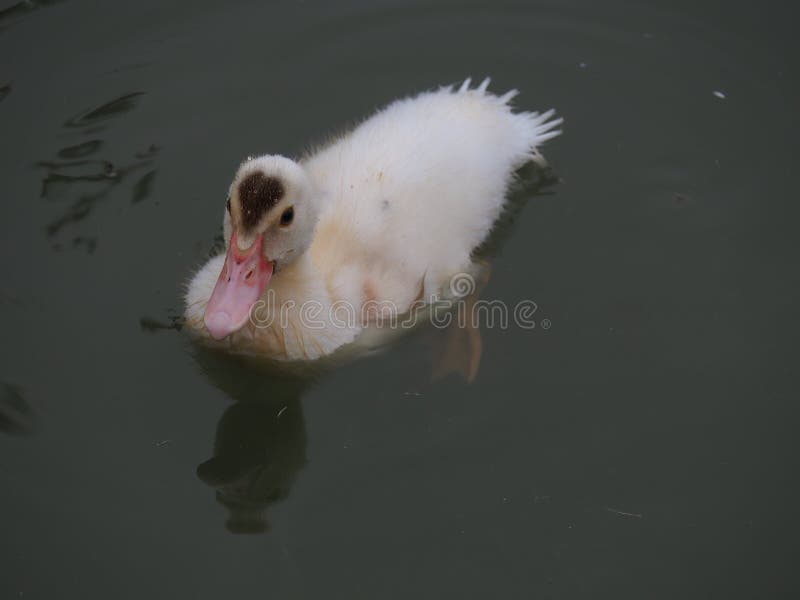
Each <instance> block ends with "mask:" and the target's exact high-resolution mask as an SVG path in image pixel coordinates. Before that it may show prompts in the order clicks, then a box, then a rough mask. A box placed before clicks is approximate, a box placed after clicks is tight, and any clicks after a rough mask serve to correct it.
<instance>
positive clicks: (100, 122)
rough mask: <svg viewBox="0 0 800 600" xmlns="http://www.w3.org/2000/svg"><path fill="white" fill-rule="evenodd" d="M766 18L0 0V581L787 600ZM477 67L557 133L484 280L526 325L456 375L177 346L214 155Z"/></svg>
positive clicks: (487, 335)
mask: <svg viewBox="0 0 800 600" xmlns="http://www.w3.org/2000/svg"><path fill="white" fill-rule="evenodd" d="M794 22H795V21H794V20H793V12H792V5H790V4H789V3H784V4H777V3H769V2H768V3H762V4H761V5H759V7H758V10H757V11H756V10H754V9H753V8H752V7H748V8H747V9H744V8H737V7H734V6H731V5H730V3H719V4H718V3H714V2H692V3H689V2H674V1H670V2H668V1H666V0H664V1H659V2H650V3H648V4H647V5H644V4H642V3H629V2H622V1H620V0H614V1H609V2H604V3H595V2H589V1H588V0H585V1H564V2H554V1H539V2H493V3H490V2H468V3H465V4H463V5H462V6H460V7H457V6H456V5H455V4H449V3H436V4H433V3H428V2H415V3H380V4H376V3H372V2H360V3H347V4H345V3H338V5H337V6H335V7H334V6H333V3H322V2H311V1H307V2H296V3H290V2H279V3H276V4H274V5H272V6H267V5H264V4H262V3H250V4H247V3H237V4H236V5H233V3H227V2H216V3H214V2H194V3H192V4H191V5H186V4H183V5H180V6H179V5H177V4H176V5H175V6H164V3H161V2H139V3H135V4H134V3H119V4H116V5H114V6H112V5H111V4H109V3H103V2H90V1H86V2H43V1H41V0H39V1H31V2H22V3H19V4H13V0H10V1H6V2H2V3H0V56H2V61H1V62H0V132H2V140H3V141H2V143H0V181H1V182H2V184H1V187H0V189H2V200H3V201H2V203H0V216H1V217H2V220H0V223H2V236H0V257H2V258H0V261H2V274H3V277H2V280H0V327H2V332H3V336H2V343H0V353H1V354H0V356H1V357H2V358H1V360H0V382H2V385H0V394H2V396H0V406H2V408H1V409H0V431H2V433H0V457H2V458H0V485H2V490H3V493H2V495H0V519H2V527H1V529H2V543H0V564H2V565H3V573H2V577H0V597H2V598H18V597H19V598H23V597H24V598H26V599H27V598H54V597H58V598H219V597H237V598H250V597H274V598H319V597H323V598H328V597H330V598H442V597H447V598H487V597H502V598H536V597H558V598H564V597H586V596H592V597H608V598H621V597H630V598H640V597H650V598H653V597H663V598H675V597H692V598H694V597H708V596H714V597H728V598H733V597H742V598H745V597H779V596H787V597H788V596H791V595H793V593H796V592H797V582H796V578H794V576H793V575H792V574H791V570H792V567H793V562H794V561H793V551H794V545H795V544H794V539H795V533H796V527H797V521H798V519H797V515H796V506H797V500H798V485H797V480H796V472H797V467H798V443H797V441H796V434H795V431H796V428H797V424H798V412H799V411H798V408H797V405H796V396H797V384H798V375H797V371H796V361H797V349H796V348H797V347H796V339H797V333H798V331H797V329H798V327H797V318H796V315H795V310H794V309H795V306H796V303H797V300H798V289H799V285H798V284H799V283H800V282H799V281H798V271H797V269H796V265H797V242H796V235H795V229H796V227H797V222H798V216H800V215H799V214H798V213H799V212H800V209H798V204H797V202H796V178H795V176H794V173H795V171H796V166H795V161H796V152H797V142H796V139H797V133H798V132H797V125H798V122H797V121H798V118H797V94H798V83H797V77H796V73H797V67H798V63H797V56H800V54H798V52H797V50H798V48H797V42H796V35H795V33H796V32H795V25H794ZM485 74H490V75H492V77H493V84H492V88H493V89H494V90H497V91H504V90H506V89H508V88H511V87H517V88H519V89H520V90H521V95H520V97H519V98H518V99H517V105H518V106H520V107H523V108H526V109H545V108H548V107H551V106H552V107H556V108H557V109H558V111H559V113H560V114H561V115H563V116H564V117H565V119H566V129H565V135H564V136H563V137H562V138H559V139H557V140H555V141H553V142H551V143H550V144H549V145H548V146H547V148H546V154H547V156H548V157H549V158H550V160H551V162H552V164H553V166H554V168H555V170H556V172H557V173H558V175H559V176H560V177H561V179H562V182H561V183H560V184H559V185H557V186H555V187H554V188H552V189H551V190H550V191H551V192H552V193H549V194H543V195H538V196H532V197H531V198H530V199H529V201H528V202H527V205H526V206H525V207H524V209H523V210H522V211H521V212H520V213H519V215H518V216H517V219H516V221H515V222H514V225H513V233H512V235H511V236H510V238H509V239H507V240H506V242H505V244H504V245H503V247H502V251H501V253H500V255H499V256H498V257H496V259H495V260H494V263H493V271H492V277H491V280H490V281H489V284H488V287H487V289H486V293H485V295H486V297H489V298H493V299H499V300H503V301H505V302H508V303H512V304H513V303H515V302H517V301H519V300H521V299H532V300H534V301H535V302H536V303H537V305H538V307H539V309H538V311H537V319H538V320H539V323H540V324H541V320H543V319H549V321H550V323H551V327H550V328H549V329H544V328H543V327H541V326H538V327H537V328H535V329H534V330H527V331H526V330H520V329H519V328H509V329H508V330H500V329H497V328H496V329H492V330H488V331H484V333H483V347H484V355H483V360H482V364H481V368H480V371H479V374H478V376H477V378H476V380H475V382H474V383H473V384H471V385H467V384H465V383H464V382H463V381H462V380H460V379H459V378H457V377H448V378H446V379H444V380H440V381H437V382H431V380H430V374H431V364H430V361H429V359H428V358H429V357H428V350H429V347H428V345H427V341H426V338H425V335H424V334H420V335H415V336H412V337H411V338H409V339H408V340H404V341H403V342H402V343H401V344H399V345H398V346H397V347H395V348H394V349H393V350H391V351H390V352H388V353H386V354H383V355H379V356H376V357H373V358H369V359H365V360H362V361H357V362H355V363H352V364H350V365H347V366H344V367H341V368H339V369H337V370H336V371H334V372H331V373H327V374H325V373H321V374H319V376H318V377H315V378H314V379H313V380H308V379H302V380H297V379H291V378H287V377H283V376H280V375H278V374H275V373H266V374H264V373H257V372H254V371H253V370H252V369H250V368H247V367H246V366H243V365H240V364H238V363H235V362H234V363H231V362H230V361H225V360H222V359H220V358H219V357H215V356H210V355H208V354H206V353H203V352H198V351H197V350H196V349H194V348H193V347H192V346H191V344H190V343H189V342H188V340H187V339H186V337H185V335H184V334H183V333H182V332H179V331H177V328H178V327H179V320H178V319H177V318H176V317H177V316H178V315H179V314H180V312H181V304H180V299H179V298H180V293H181V289H182V286H183V285H184V283H185V282H186V280H187V278H188V276H189V274H190V273H191V270H192V269H193V268H194V267H195V266H196V265H198V264H200V263H201V262H202V261H203V260H204V258H205V257H206V256H207V252H208V250H209V248H210V247H211V246H212V245H213V243H214V239H215V236H216V235H218V231H219V221H220V219H221V215H222V207H223V202H224V193H225V190H226V187H227V185H228V183H229V180H230V177H231V176H232V174H233V172H234V170H235V168H236V166H237V165H238V163H239V161H240V160H241V159H242V158H243V157H245V156H246V155H248V154H255V153H261V152H283V153H289V154H291V153H299V152H301V151H302V150H303V149H305V148H306V147H307V144H309V143H312V142H314V141H315V140H320V139H324V138H325V137H326V136H327V135H329V134H330V133H331V132H334V131H337V130H339V129H340V128H341V127H342V126H344V125H346V124H347V123H350V122H353V121H354V120H356V119H359V118H360V117H362V116H364V115H365V114H368V113H369V112H370V111H371V110H373V109H374V108H375V107H377V106H380V105H382V104H384V103H386V102H388V101H390V100H391V99H393V98H395V97H397V96H400V95H405V94H408V93H412V92H415V91H419V90H423V89H426V88H430V87H434V86H437V85H439V84H442V83H448V82H455V81H458V80H460V79H463V78H464V77H466V76H467V75H472V76H474V77H476V78H481V77H482V76H483V75H485ZM717 92H719V94H718V93H717ZM720 95H722V96H724V98H722V97H720ZM217 498H219V500H218V499H217ZM232 532H238V533H232ZM242 532H250V533H249V534H245V533H242Z"/></svg>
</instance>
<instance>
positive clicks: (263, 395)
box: [195, 348, 310, 533]
mask: <svg viewBox="0 0 800 600" xmlns="http://www.w3.org/2000/svg"><path fill="white" fill-rule="evenodd" d="M195 357H196V359H197V361H198V363H199V364H200V365H201V366H202V368H203V371H204V373H205V374H206V376H207V377H208V378H209V379H210V380H211V382H212V383H213V384H214V385H215V386H216V387H218V388H220V389H221V390H222V391H224V392H225V393H226V394H228V395H229V396H230V397H231V398H233V399H234V400H235V401H236V404H234V405H233V406H231V407H230V408H228V409H227V410H226V411H225V413H224V414H223V415H222V417H221V418H220V420H219V423H218V425H217V433H216V439H215V441H214V456H213V457H212V458H210V459H208V460H207V461H205V462H203V463H202V464H201V465H199V466H198V467H197V476H198V477H199V478H200V479H201V480H202V481H203V482H204V483H206V484H208V485H209V486H211V487H212V488H214V489H215V490H216V497H217V500H218V501H219V503H220V504H222V505H223V506H225V508H226V509H227V510H228V512H229V516H228V520H227V523H226V526H227V528H228V530H229V531H231V532H233V533H262V532H264V531H267V530H268V529H269V521H268V520H267V509H268V508H269V507H270V506H271V505H272V504H274V503H276V502H279V501H281V500H283V499H285V498H286V497H287V496H288V495H289V492H290V491H291V489H292V485H293V484H294V480H295V478H296V477H297V474H298V472H299V471H300V470H301V469H302V468H303V467H304V466H305V464H306V426H305V417H304V416H303V408H302V404H301V402H300V398H301V395H302V392H303V390H304V389H305V387H306V386H307V385H308V384H309V383H310V382H309V380H308V379H302V378H290V377H286V376H285V375H277V374H275V373H270V372H269V371H267V370H266V368H265V367H264V366H263V365H254V364H252V363H250V362H248V361H247V360H246V359H242V358H237V357H231V356H228V355H223V354H220V353H215V352H212V351H209V350H205V349H200V348H198V349H197V352H196V354H195Z"/></svg>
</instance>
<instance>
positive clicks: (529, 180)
mask: <svg viewBox="0 0 800 600" xmlns="http://www.w3.org/2000/svg"><path fill="white" fill-rule="evenodd" d="M556 181H557V178H556V177H555V176H554V174H553V173H552V171H551V170H550V169H541V168H537V167H534V168H529V169H526V170H523V171H522V172H520V174H519V178H518V181H517V185H516V187H515V189H514V190H513V191H512V193H511V195H510V197H509V202H508V205H507V210H506V211H505V213H504V214H503V216H502V218H501V219H500V221H499V222H498V224H497V226H496V227H495V228H494V230H493V232H492V234H491V235H490V237H489V239H488V240H487V241H486V242H485V243H484V244H483V245H482V246H481V247H480V248H479V249H478V250H476V252H475V258H476V260H477V261H478V262H479V263H480V264H482V265H483V267H484V268H483V269H482V270H481V271H480V275H479V277H478V278H477V281H476V289H475V293H474V294H473V295H471V296H469V297H466V298H465V300H466V305H465V306H466V307H467V308H466V310H469V306H471V304H470V303H474V301H475V300H477V298H478V295H479V294H480V292H481V290H482V289H483V287H484V286H485V284H486V282H487V281H488V276H489V271H490V268H489V260H490V259H491V257H492V256H493V255H494V254H495V253H496V252H497V251H498V249H499V247H500V245H501V243H502V241H503V240H505V239H506V237H507V236H508V235H509V233H510V230H511V228H512V225H513V222H514V220H515V218H516V217H517V215H518V214H519V212H520V211H521V210H522V207H523V206H524V204H525V202H526V201H527V200H528V199H530V197H531V196H532V195H536V194H541V193H544V191H543V190H544V189H545V188H546V187H547V186H549V185H551V184H553V183H555V182H556ZM168 318H169V322H167V323H165V322H160V321H157V320H155V319H152V318H147V317H143V318H142V319H141V320H140V326H141V328H142V330H143V331H147V332H155V331H159V330H165V329H176V330H180V329H181V326H182V321H181V318H180V317H179V316H177V315H176V314H175V313H172V314H171V315H170V316H169V317H168ZM467 321H468V322H469V319H467ZM453 323H454V325H453V326H451V327H449V328H448V329H446V330H437V331H434V332H432V333H433V334H434V337H433V339H432V340H431V341H432V349H433V356H434V364H433V374H434V376H444V375H446V374H448V373H450V372H458V373H461V374H462V375H463V376H464V378H465V379H467V380H468V381H470V380H472V379H473V378H474V377H475V375H476V373H477V369H478V363H479V361H480V352H481V341H480V332H479V331H478V330H477V327H476V328H474V329H472V328H469V327H467V328H459V327H457V326H456V325H455V324H456V323H457V321H456V320H454V321H453ZM436 336H438V337H436ZM393 337H394V336H393ZM194 357H195V360H196V361H197V363H198V364H199V365H200V367H201V368H202V371H203V373H204V375H205V376H206V377H207V378H208V379H209V381H210V382H211V383H212V384H213V385H214V386H215V387H217V388H218V389H220V390H222V391H223V392H224V393H225V394H226V395H227V396H229V397H230V398H232V399H233V400H234V401H235V404H234V405H232V406H231V407H229V408H228V409H227V410H226V411H225V413H224V414H223V415H222V417H221V418H220V420H219V423H218V424H217V432H216V439H215V442H214V455H213V457H212V458H210V459H208V460H206V461H205V462H203V463H202V464H200V465H199V466H198V467H197V476H198V477H199V478H200V479H201V480H202V481H203V482H204V483H206V484H207V485H209V486H210V487H212V488H214V489H215V490H216V498H217V500H218V501H219V503H220V504H222V505H223V506H224V507H225V508H226V509H227V510H228V513H229V516H228V520H227V523H226V526H227V528H228V530H229V531H231V532H233V533H262V532H264V531H267V530H269V521H268V518H267V509H268V508H269V507H270V506H271V505H273V504H275V503H277V502H279V501H281V500H284V499H286V498H287V497H288V496H289V494H290V492H291V489H292V485H293V484H294V481H295V479H296V477H297V475H298V473H299V472H300V471H301V470H302V469H303V467H304V466H305V464H306V444H307V440H306V426H305V418H304V416H303V409H302V403H301V397H302V394H303V391H304V390H305V389H306V388H307V387H308V386H309V385H311V384H312V383H313V379H314V376H321V375H322V374H324V373H325V371H326V370H327V369H329V368H332V367H334V366H335V364H336V361H335V360H334V359H332V360H331V361H328V360H327V359H322V360H319V361H316V362H314V363H313V364H311V365H309V364H305V366H303V367H296V368H298V369H300V368H302V369H303V371H295V372H294V374H287V370H286V369H288V368H290V367H288V366H286V365H281V366H280V367H277V366H275V364H274V363H266V362H264V361H263V360H259V359H257V358H253V357H245V356H236V355H229V354H225V353H223V352H219V351H215V350H211V349H208V348H205V347H203V346H201V345H196V346H195V351H194ZM270 365H272V366H270ZM311 368H314V369H316V370H315V371H314V372H313V375H312V374H309V371H308V369H311ZM278 369H280V370H278Z"/></svg>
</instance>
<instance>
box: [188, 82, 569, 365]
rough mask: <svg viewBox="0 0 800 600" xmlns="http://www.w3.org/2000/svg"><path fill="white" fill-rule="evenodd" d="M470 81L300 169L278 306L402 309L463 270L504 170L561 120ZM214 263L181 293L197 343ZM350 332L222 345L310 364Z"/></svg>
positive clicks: (413, 101)
mask: <svg viewBox="0 0 800 600" xmlns="http://www.w3.org/2000/svg"><path fill="white" fill-rule="evenodd" d="M470 83H471V80H470V79H467V80H465V81H464V82H463V83H462V84H461V86H460V87H459V88H458V90H457V91H456V92H453V91H452V87H446V88H441V89H440V90H438V91H433V92H426V93H422V94H420V95H418V96H416V97H413V98H407V99H402V100H397V101H395V102H393V103H392V104H390V105H389V106H387V107H386V108H384V109H382V110H380V111H378V112H377V113H376V114H374V115H373V116H372V117H370V118H369V119H367V120H366V121H364V122H363V123H361V124H360V125H359V126H358V127H356V128H355V129H354V130H353V131H351V132H350V133H349V134H347V135H345V136H343V137H341V138H339V139H338V140H336V141H334V142H333V143H331V144H329V145H327V146H325V147H323V148H322V149H320V150H319V151H318V152H316V153H314V154H312V155H310V156H308V157H307V158H305V159H304V160H302V161H300V166H301V167H302V168H303V169H304V171H305V174H306V175H307V177H308V179H309V180H310V182H311V184H312V186H313V188H314V190H315V196H316V198H315V201H317V202H318V203H319V220H318V222H317V225H316V229H315V231H314V237H313V239H312V240H310V246H309V248H308V250H307V251H306V252H305V253H304V254H303V255H302V257H301V258H300V259H298V260H296V261H295V262H294V263H292V264H291V265H289V266H287V267H286V268H285V269H283V270H282V271H280V272H278V273H276V275H275V276H274V277H273V279H272V281H271V282H270V284H269V289H270V290H272V292H273V293H274V294H275V298H276V300H277V302H279V303H280V302H284V301H287V300H291V301H293V302H295V303H296V305H298V306H300V305H301V304H302V303H303V302H305V301H315V302H318V303H321V305H322V306H323V312H324V310H325V309H330V307H331V306H334V305H336V303H337V302H344V303H349V304H351V305H352V306H354V307H356V308H359V307H361V306H362V305H363V304H364V303H365V301H367V300H369V299H375V300H377V301H379V302H389V303H392V304H393V305H394V306H395V307H396V310H397V312H398V313H403V312H404V311H407V310H408V309H409V307H410V306H411V304H412V303H413V302H414V301H415V300H416V299H417V298H419V296H420V294H421V293H422V295H423V296H424V297H425V298H430V297H433V296H436V295H439V294H441V293H442V291H443V290H445V289H446V288H447V286H448V285H449V281H450V278H451V277H452V276H453V275H454V274H456V273H459V272H462V271H469V270H470V269H471V268H472V265H471V260H470V256H471V253H472V251H473V250H474V249H475V248H476V247H477V246H478V245H479V244H480V243H481V242H483V241H484V239H485V238H486V236H487V235H488V233H489V232H490V230H491V229H492V226H493V224H494V222H495V220H496V219H497V217H498V216H499V214H500V212H501V210H502V208H503V204H504V202H505V196H506V191H507V187H508V184H509V182H510V180H511V177H512V174H513V173H514V171H515V170H516V169H517V168H518V167H520V166H521V165H522V164H523V163H525V162H527V161H529V160H542V159H541V155H540V154H539V150H538V148H539V146H540V145H541V144H542V143H543V142H545V141H547V140H549V139H551V138H553V137H555V136H557V135H559V134H560V133H561V131H560V130H559V129H557V128H558V127H559V125H560V124H561V123H562V120H561V119H555V118H553V115H554V111H552V110H549V111H546V112H544V113H541V114H538V113H528V112H521V113H514V112H513V111H512V109H511V108H510V107H509V105H508V102H509V101H510V100H511V99H512V98H513V97H514V96H516V94H517V92H516V90H511V91H509V92H507V93H506V94H504V95H503V96H500V97H498V96H495V95H493V94H491V93H488V92H487V91H486V90H487V88H488V85H489V78H488V77H487V78H486V79H485V80H484V81H483V82H482V83H481V84H480V86H479V87H478V88H477V89H475V90H469V85H470ZM256 160H265V159H256ZM221 264H222V263H221V261H220V259H219V257H217V258H215V259H212V260H211V261H209V263H208V264H207V265H205V266H204V267H203V268H202V269H201V270H200V271H199V272H198V273H197V274H196V276H195V278H194V280H193V281H192V283H191V284H190V287H189V291H188V294H187V311H186V316H187V323H188V324H189V326H190V328H192V329H194V330H195V331H196V332H197V333H199V334H200V335H206V333H205V332H204V327H203V324H202V313H203V310H204V308H205V303H206V302H207V300H208V298H209V296H210V294H211V290H212V289H213V286H214V283H215V281H216V278H217V275H218V273H219V270H220V268H221ZM268 291H269V290H268ZM351 325H352V326H348V327H344V328H338V327H335V326H334V325H333V324H332V323H331V322H330V320H329V319H328V320H327V321H326V322H325V326H324V327H322V328H320V329H311V328H308V327H306V326H305V325H303V324H302V323H298V322H290V323H288V325H286V326H285V327H280V329H278V328H277V326H273V327H270V328H265V330H260V329H258V328H256V329H253V328H246V329H248V330H247V331H242V332H237V333H236V334H234V335H232V336H230V337H229V338H228V339H227V340H226V341H224V344H225V345H227V346H228V347H229V348H231V349H234V350H241V351H248V352H257V353H262V354H266V355H269V356H271V357H273V358H279V359H308V358H318V357H320V356H323V355H325V354H329V353H331V352H332V351H333V350H335V349H337V348H339V347H340V346H342V345H344V344H347V343H348V342H351V341H353V340H354V339H356V337H357V336H358V335H359V334H360V333H361V332H362V331H363V330H364V328H365V327H366V326H367V325H368V324H367V323H364V322H363V321H357V322H355V323H352V324H351Z"/></svg>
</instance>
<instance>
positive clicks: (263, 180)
mask: <svg viewBox="0 0 800 600" xmlns="http://www.w3.org/2000/svg"><path fill="white" fill-rule="evenodd" d="M284 193H285V192H284V189H283V183H282V182H281V180H280V179H277V178H275V177H267V176H266V175H264V174H263V173H262V172H261V171H256V172H255V173H251V174H250V175H248V176H247V177H245V178H244V180H242V182H241V183H240V184H239V204H240V206H241V208H242V225H244V227H245V229H251V228H253V227H255V226H256V225H257V224H258V222H259V221H260V220H261V217H263V216H264V213H265V212H267V211H268V210H269V209H271V208H272V207H273V206H275V205H276V204H277V203H278V202H279V201H280V199H281V198H283V195H284Z"/></svg>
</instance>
